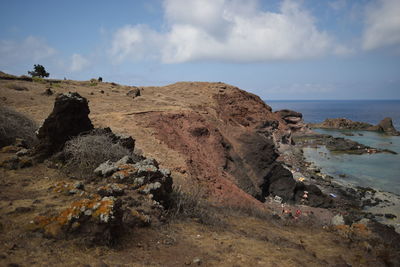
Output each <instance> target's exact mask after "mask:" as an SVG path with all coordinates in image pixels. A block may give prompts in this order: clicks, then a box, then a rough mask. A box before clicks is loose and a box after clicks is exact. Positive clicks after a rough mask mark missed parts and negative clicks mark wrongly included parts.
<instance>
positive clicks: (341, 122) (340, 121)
mask: <svg viewBox="0 0 400 267" xmlns="http://www.w3.org/2000/svg"><path fill="white" fill-rule="evenodd" d="M310 126H311V127H312V128H321V129H339V130H368V129H369V128H370V127H372V126H373V125H372V124H369V123H365V122H358V121H352V120H349V119H346V118H336V119H325V121H323V122H322V123H315V124H310Z"/></svg>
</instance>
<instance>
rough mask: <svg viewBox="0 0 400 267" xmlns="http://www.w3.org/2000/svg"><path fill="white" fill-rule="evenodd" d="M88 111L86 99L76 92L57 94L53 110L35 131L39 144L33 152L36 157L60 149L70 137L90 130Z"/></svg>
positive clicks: (91, 127)
mask: <svg viewBox="0 0 400 267" xmlns="http://www.w3.org/2000/svg"><path fill="white" fill-rule="evenodd" d="M89 113H90V111H89V106H88V101H87V100H86V98H84V97H82V96H80V95H79V94H78V93H67V94H61V95H59V96H57V98H56V101H55V103H54V108H53V111H52V112H51V114H50V115H49V117H47V119H46V120H45V121H44V122H43V124H42V126H41V127H40V128H39V129H38V131H37V137H38V139H39V145H38V146H37V147H36V149H35V152H36V154H37V155H38V158H45V157H48V156H50V155H52V154H53V153H55V152H58V151H60V150H61V149H62V148H63V146H64V144H65V142H66V141H68V140H69V139H71V138H72V137H74V136H77V135H79V134H80V133H83V132H86V131H90V130H92V129H93V125H92V122H91V121H90V119H89V116H88V115H89Z"/></svg>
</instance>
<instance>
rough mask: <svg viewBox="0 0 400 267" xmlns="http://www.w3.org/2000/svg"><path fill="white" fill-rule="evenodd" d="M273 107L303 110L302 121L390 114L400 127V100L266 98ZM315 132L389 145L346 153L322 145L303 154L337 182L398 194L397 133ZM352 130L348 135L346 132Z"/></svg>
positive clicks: (399, 149) (361, 118)
mask: <svg viewBox="0 0 400 267" xmlns="http://www.w3.org/2000/svg"><path fill="white" fill-rule="evenodd" d="M265 102H266V103H267V104H268V105H269V106H270V107H271V108H272V109H273V111H276V110H280V109H291V110H295V111H298V112H301V113H302V114H303V119H304V121H305V122H309V123H318V122H322V121H324V120H325V119H326V118H347V119H351V120H354V121H362V122H369V123H371V124H377V123H379V121H380V120H382V119H383V118H384V117H391V118H392V119H393V124H394V126H395V128H396V129H397V130H400V100H318V101H315V100H291V101H283V100H265ZM316 131H317V132H320V133H326V134H330V135H332V136H334V137H345V138H348V139H352V140H354V141H357V142H359V143H362V144H364V145H368V146H371V147H376V148H382V149H390V150H393V151H395V152H397V153H398V154H397V155H393V154H388V153H378V154H364V155H348V154H338V153H331V152H330V151H329V150H327V149H326V148H325V147H319V148H306V149H304V155H305V157H306V159H307V160H308V161H311V162H314V164H315V165H316V166H318V167H319V168H321V170H322V172H324V173H326V174H329V175H331V176H334V177H336V179H337V180H338V181H339V182H342V183H345V184H351V185H353V186H364V187H372V188H375V189H378V190H383V191H387V192H391V193H394V194H397V195H400V136H387V135H384V134H380V133H376V132H368V131H349V130H343V131H339V130H322V129H317V130H316ZM349 132H350V133H352V134H354V135H353V136H348V135H347V134H348V133H349Z"/></svg>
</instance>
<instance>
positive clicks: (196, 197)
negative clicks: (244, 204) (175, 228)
mask: <svg viewBox="0 0 400 267" xmlns="http://www.w3.org/2000/svg"><path fill="white" fill-rule="evenodd" d="M217 209H218V208H216V207H214V206H212V205H211V204H210V203H209V202H208V201H206V200H205V197H204V194H203V193H202V191H201V190H200V189H199V187H192V188H191V189H190V190H188V191H186V192H185V191H183V190H182V188H181V187H174V188H173V191H172V193H171V205H170V209H169V210H168V212H167V215H168V217H169V218H170V219H171V220H172V221H173V220H182V219H185V218H191V219H196V220H197V221H198V222H199V223H201V224H204V225H210V226H217V227H218V226H221V227H222V226H225V225H226V223H225V222H224V221H223V220H222V219H221V218H220V217H219V216H218V211H217Z"/></svg>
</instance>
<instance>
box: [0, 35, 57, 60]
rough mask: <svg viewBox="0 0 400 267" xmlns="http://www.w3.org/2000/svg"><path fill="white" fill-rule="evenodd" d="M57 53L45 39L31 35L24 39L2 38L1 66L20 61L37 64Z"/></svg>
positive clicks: (0, 41) (0, 47)
mask: <svg viewBox="0 0 400 267" xmlns="http://www.w3.org/2000/svg"><path fill="white" fill-rule="evenodd" d="M55 54H56V50H55V49H54V48H52V47H50V46H49V45H48V44H47V43H46V42H45V41H44V40H42V39H40V38H37V37H34V36H29V37H27V38H26V39H24V40H22V41H16V40H0V58H1V63H0V66H1V67H7V66H9V65H15V64H18V63H27V62H28V63H29V64H31V63H32V64H36V63H39V62H38V61H39V60H43V59H47V58H49V57H51V56H53V55H55Z"/></svg>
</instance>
